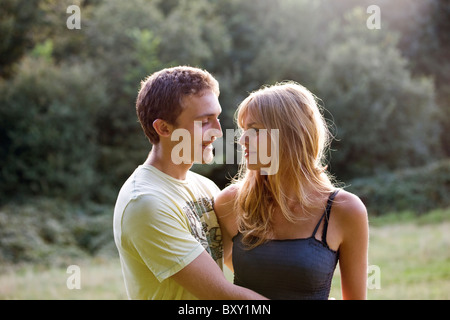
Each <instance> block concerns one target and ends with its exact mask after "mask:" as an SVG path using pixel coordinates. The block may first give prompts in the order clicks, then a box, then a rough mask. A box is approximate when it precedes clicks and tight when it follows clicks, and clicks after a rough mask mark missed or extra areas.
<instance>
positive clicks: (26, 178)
mask: <svg viewBox="0 0 450 320" xmlns="http://www.w3.org/2000/svg"><path fill="white" fill-rule="evenodd" d="M107 101H108V100H107V98H106V96H105V90H104V87H103V84H102V82H101V81H99V80H98V79H96V76H95V71H94V70H92V69H91V68H90V65H88V64H86V65H80V64H77V65H74V66H70V65H62V66H55V65H54V64H52V63H51V61H48V60H46V59H39V58H38V59H34V58H27V59H25V60H24V61H22V63H21V65H20V69H19V71H18V73H17V76H16V77H15V78H14V79H13V80H12V81H10V82H6V81H4V82H0V141H1V145H0V168H1V171H0V180H1V183H0V202H1V201H5V200H6V199H10V198H16V197H18V196H22V197H27V196H30V195H46V196H55V197H58V196H59V197H64V198H65V199H66V200H73V201H85V200H87V199H89V198H90V197H91V192H93V190H94V189H95V187H96V185H97V183H98V176H97V173H96V171H95V165H96V161H97V148H96V139H97V129H96V126H95V120H96V114H97V112H98V110H99V109H100V108H101V107H102V106H103V105H105V103H107Z"/></svg>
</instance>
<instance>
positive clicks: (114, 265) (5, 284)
mask: <svg viewBox="0 0 450 320" xmlns="http://www.w3.org/2000/svg"><path fill="white" fill-rule="evenodd" d="M370 223H371V229H370V250H369V265H375V266H378V267H379V271H380V273H379V275H380V278H379V280H380V283H379V284H380V289H369V290H368V298H369V299H450V209H447V210H439V211H435V212H432V213H430V214H429V215H426V216H421V217H419V218H413V217H411V215H410V214H409V213H401V214H397V215H392V216H389V215H387V216H383V217H380V218H375V219H371V222H370ZM77 265H78V266H79V267H80V271H81V274H80V280H81V281H80V284H81V288H80V289H73V290H70V289H68V287H67V285H66V281H67V279H68V278H69V277H70V276H71V274H68V273H67V268H60V267H59V268H58V267H51V268H46V267H42V266H33V265H24V266H11V267H2V268H1V273H0V299H127V296H126V292H125V288H124V284H123V279H122V273H121V269H120V263H119V260H118V258H117V257H115V258H111V257H110V258H98V257H97V258H92V259H89V260H81V261H79V262H77ZM374 275H375V273H371V274H370V276H371V279H372V280H373V279H375V278H374V277H372V276H374ZM227 276H228V277H229V278H230V276H231V275H230V274H229V273H228V274H227ZM330 296H331V297H334V298H336V299H341V293H340V279H339V270H337V271H336V274H335V277H334V279H333V285H332V290H331V295H330Z"/></svg>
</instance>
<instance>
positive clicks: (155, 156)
mask: <svg viewBox="0 0 450 320" xmlns="http://www.w3.org/2000/svg"><path fill="white" fill-rule="evenodd" d="M144 164H146V165H151V166H153V167H155V168H156V169H158V170H159V171H161V172H164V173H165V174H168V175H169V176H171V177H173V178H175V179H178V180H185V179H186V174H187V172H188V171H189V169H190V168H191V167H192V164H183V163H182V164H174V163H173V162H172V159H171V157H170V154H165V153H164V152H163V150H162V149H161V148H158V147H157V146H153V148H152V151H150V153H149V155H148V157H147V160H145V162H144Z"/></svg>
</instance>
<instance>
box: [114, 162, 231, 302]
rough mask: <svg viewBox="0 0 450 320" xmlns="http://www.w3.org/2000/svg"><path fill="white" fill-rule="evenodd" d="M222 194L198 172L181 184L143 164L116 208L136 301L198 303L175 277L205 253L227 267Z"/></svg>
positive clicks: (122, 258) (118, 242)
mask: <svg viewBox="0 0 450 320" xmlns="http://www.w3.org/2000/svg"><path fill="white" fill-rule="evenodd" d="M219 191H220V190H219V188H218V187H217V186H216V185H215V184H214V182H212V181H211V180H209V179H207V178H205V177H203V176H201V175H199V174H196V173H194V172H192V171H188V173H187V176H186V179H185V180H178V179H175V178H173V177H171V176H169V175H167V174H165V173H163V172H161V171H159V170H158V169H156V168H155V167H153V166H149V165H141V166H139V167H138V168H137V169H136V170H135V171H134V173H133V174H132V175H131V176H130V178H128V180H127V181H126V182H125V184H124V185H123V186H122V188H121V190H120V192H119V196H118V199H117V202H116V206H115V209H114V240H115V243H116V246H117V249H118V251H119V256H120V262H121V265H122V273H123V276H124V280H125V287H126V290H127V294H128V297H129V298H130V299H164V300H168V299H196V297H195V296H193V295H192V294H191V293H189V292H188V291H186V290H185V289H184V288H183V287H182V286H180V285H178V283H177V282H175V281H174V280H172V279H171V278H170V276H172V275H173V274H175V273H177V272H178V271H180V270H181V269H183V268H184V267H185V266H187V265H188V264H189V263H190V262H192V261H193V260H194V259H195V258H197V257H198V256H199V255H200V254H201V253H202V252H203V251H204V250H206V251H207V252H208V253H209V254H210V255H211V256H212V257H213V259H214V260H215V261H216V262H217V264H218V265H219V266H220V267H221V268H222V264H223V247H222V237H221V232H220V228H219V224H218V222H217V218H216V215H215V213H214V209H213V203H214V196H215V195H216V194H217V192H219Z"/></svg>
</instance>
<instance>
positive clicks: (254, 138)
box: [239, 113, 278, 175]
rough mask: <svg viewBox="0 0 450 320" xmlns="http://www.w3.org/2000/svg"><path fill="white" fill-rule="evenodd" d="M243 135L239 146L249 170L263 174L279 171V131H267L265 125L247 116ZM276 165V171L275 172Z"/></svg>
mask: <svg viewBox="0 0 450 320" xmlns="http://www.w3.org/2000/svg"><path fill="white" fill-rule="evenodd" d="M242 123H243V128H242V129H243V130H244V132H243V134H242V136H241V138H240V139H239V144H240V145H242V147H243V149H244V157H245V161H246V164H247V168H248V169H249V170H261V174H266V175H267V174H275V173H276V171H278V144H277V143H278V130H276V129H272V130H270V132H269V130H267V128H265V127H264V125H263V124H262V123H260V122H258V121H257V120H255V119H253V118H252V117H251V116H249V115H248V113H247V114H245V115H244V117H243V121H242ZM274 165H276V169H275V171H274Z"/></svg>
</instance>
